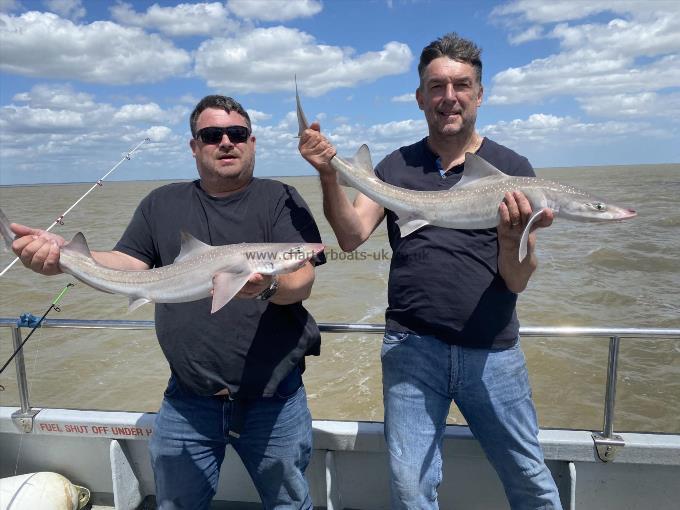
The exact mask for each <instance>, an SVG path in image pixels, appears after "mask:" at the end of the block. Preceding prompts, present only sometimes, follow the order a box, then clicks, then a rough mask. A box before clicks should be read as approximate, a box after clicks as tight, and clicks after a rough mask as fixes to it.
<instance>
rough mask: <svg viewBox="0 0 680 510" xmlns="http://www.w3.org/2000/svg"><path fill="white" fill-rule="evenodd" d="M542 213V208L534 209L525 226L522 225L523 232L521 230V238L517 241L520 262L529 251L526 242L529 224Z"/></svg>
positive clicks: (529, 230) (529, 229)
mask: <svg viewBox="0 0 680 510" xmlns="http://www.w3.org/2000/svg"><path fill="white" fill-rule="evenodd" d="M542 214H543V209H540V210H539V211H536V212H535V213H534V214H533V216H531V218H530V219H529V221H528V222H527V226H526V227H524V232H522V238H521V239H520V241H519V261H520V262H522V261H523V260H524V259H525V258H526V256H527V252H528V251H529V249H528V247H527V243H528V242H529V234H530V233H531V226H532V225H533V224H534V223H536V220H538V219H539V218H540V217H541V215H542Z"/></svg>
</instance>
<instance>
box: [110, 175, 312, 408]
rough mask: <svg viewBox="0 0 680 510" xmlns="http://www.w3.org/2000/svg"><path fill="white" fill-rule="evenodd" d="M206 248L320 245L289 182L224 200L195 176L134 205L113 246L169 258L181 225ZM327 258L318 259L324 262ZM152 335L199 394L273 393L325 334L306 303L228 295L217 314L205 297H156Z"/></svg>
mask: <svg viewBox="0 0 680 510" xmlns="http://www.w3.org/2000/svg"><path fill="white" fill-rule="evenodd" d="M181 230H185V231H186V232H188V233H190V234H191V235H192V236H194V237H195V238H197V239H199V240H200V241H203V242H204V243H206V244H209V245H212V246H220V245H224V244H234V243H261V242H264V243H269V242H271V243H283V242H293V243H296V242H307V243H319V242H321V237H320V235H319V230H318V228H317V226H316V223H315V222H314V218H313V217H312V214H311V212H310V211H309V208H308V207H307V204H306V203H305V202H304V200H303V199H302V198H301V197H300V195H299V194H298V193H297V191H296V190H295V188H293V187H291V186H287V185H285V184H283V183H280V182H278V181H273V180H268V179H253V180H252V181H251V182H250V184H249V185H248V186H247V187H246V188H245V189H244V190H241V191H239V192H237V193H234V194H233V195H230V196H228V197H224V198H215V197H211V196H209V195H208V194H206V193H205V192H204V191H203V189H202V188H201V187H200V185H199V181H194V182H184V183H174V184H169V185H167V186H162V187H160V188H158V189H155V190H153V191H152V192H151V193H150V194H149V195H147V196H146V197H145V198H144V199H143V200H142V202H141V203H140V204H139V206H138V208H137V210H136V211H135V213H134V216H133V218H132V220H131V222H130V224H129V225H128V227H127V229H126V230H125V233H124V234H123V237H122V238H121V239H120V241H118V243H117V244H116V246H115V248H114V249H115V250H118V251H121V252H123V253H126V254H128V255H131V256H132V257H135V258H136V259H139V260H142V261H144V262H146V263H147V264H149V265H150V266H151V267H160V266H165V265H168V264H172V262H173V261H174V260H175V258H176V257H177V255H178V254H179V249H180V231H181ZM324 261H325V259H324V258H323V256H321V257H320V258H319V260H318V261H317V263H318V264H319V263H323V262H324ZM155 306H156V313H155V320H156V335H157V337H158V341H159V343H160V345H161V348H162V349H163V353H164V354H165V356H166V358H167V359H168V362H169V364H170V369H171V370H172V373H173V374H174V375H175V377H176V378H177V380H178V382H179V384H180V385H181V386H182V387H183V388H185V389H186V390H189V391H191V392H193V393H195V394H198V395H213V394H214V393H216V392H217V391H219V390H222V389H224V388H229V391H230V392H231V393H232V394H233V395H236V396H238V397H259V396H271V395H273V394H274V392H275V390H276V387H277V386H278V384H279V382H281V380H282V379H283V378H284V377H285V376H286V375H287V374H288V373H289V372H290V371H291V370H292V369H293V368H294V367H296V366H297V365H304V356H305V355H308V354H315V355H318V354H319V345H320V341H321V335H320V332H319V328H318V326H317V325H316V322H314V319H313V318H312V316H311V315H310V314H309V313H308V312H307V310H305V308H304V307H303V306H302V303H294V304H290V305H276V304H274V303H271V302H266V301H259V300H255V299H232V300H231V301H230V302H229V303H227V305H226V306H224V307H223V308H222V309H220V310H219V311H217V312H216V313H214V314H211V313H210V309H211V298H205V299H202V300H199V301H192V302H188V303H157V304H156V305H155Z"/></svg>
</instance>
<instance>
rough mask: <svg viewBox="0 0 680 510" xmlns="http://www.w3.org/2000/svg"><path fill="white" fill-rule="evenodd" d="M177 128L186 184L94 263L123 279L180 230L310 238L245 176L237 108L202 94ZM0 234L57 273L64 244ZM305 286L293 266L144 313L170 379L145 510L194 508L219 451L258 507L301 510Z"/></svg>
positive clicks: (309, 223) (153, 259)
mask: <svg viewBox="0 0 680 510" xmlns="http://www.w3.org/2000/svg"><path fill="white" fill-rule="evenodd" d="M190 127H191V140H190V141H189V146H190V147H191V152H192V154H193V157H194V158H195V160H196V168H197V170H198V175H199V179H197V180H195V181H193V182H178V183H173V184H168V185H166V186H161V187H159V188H157V189H155V190H153V191H152V192H151V193H150V194H149V195H147V196H146V197H145V198H144V199H143V200H142V202H141V203H140V204H139V206H138V207H137V210H136V211H135V213H134V215H133V217H132V220H131V221H130V224H129V225H128V227H127V229H126V230H125V232H124V234H123V236H122V237H121V239H120V240H119V241H118V243H117V244H116V246H115V248H114V249H113V250H112V251H106V252H94V253H93V257H94V258H95V260H96V261H97V262H99V263H100V264H103V265H105V266H109V267H112V268H114V269H130V270H143V269H149V268H151V267H161V266H166V265H168V264H171V263H172V262H173V261H174V260H175V258H176V257H177V256H178V254H179V253H180V244H181V243H180V239H181V236H180V232H182V231H184V232H188V233H190V234H191V235H192V236H193V237H195V238H197V239H198V240H200V241H202V242H203V243H206V244H209V245H213V246H218V245H224V244H233V243H284V242H285V243H289V242H293V243H297V242H304V243H318V242H321V239H320V236H319V231H318V229H317V226H316V223H315V222H314V219H313V217H312V215H311V213H310V211H309V208H308V207H307V205H306V204H305V202H304V201H303V200H302V198H301V197H300V195H299V194H298V193H297V191H296V190H295V189H294V188H293V187H291V186H288V185H285V184H283V183H281V182H277V181H274V180H270V179H257V178H254V177H253V170H254V167H255V136H253V134H252V126H251V123H250V118H249V116H248V113H247V112H246V111H245V110H244V109H243V107H242V106H241V105H240V104H239V103H238V102H236V101H235V100H233V99H232V98H230V97H225V96H217V95H212V96H207V97H205V98H203V99H202V100H201V101H200V102H199V103H198V104H197V105H196V108H195V109H194V111H193V113H192V114H191V117H190ZM12 229H13V230H14V232H15V233H16V234H17V237H18V238H17V239H16V240H15V241H14V243H13V246H12V248H13V250H14V252H15V253H16V254H17V256H19V257H20V258H21V261H22V263H23V264H24V265H25V266H27V267H30V268H32V269H33V270H34V271H36V272H39V273H42V274H46V275H50V274H57V273H59V272H61V271H60V269H59V246H61V245H63V244H64V239H63V238H61V237H60V236H56V235H54V234H50V233H47V232H44V231H41V230H37V229H32V228H29V227H25V226H23V225H16V224H13V225H12ZM323 260H324V259H323V256H322V257H321V258H320V259H319V260H318V261H316V262H317V263H322V262H323ZM217 277H219V275H217ZM313 283H314V265H313V263H310V262H306V263H305V265H304V266H302V267H301V268H300V269H298V270H297V271H295V272H292V273H289V274H283V275H279V276H271V275H262V274H255V275H253V276H251V277H250V279H249V281H248V282H247V283H246V284H245V285H244V286H243V288H241V290H240V291H239V292H238V294H237V295H236V297H237V298H240V299H233V300H231V301H230V302H229V303H227V304H226V305H225V306H224V307H223V308H221V309H220V310H219V311H217V312H215V313H211V304H210V298H206V299H202V300H199V301H192V302H188V303H157V304H156V313H155V319H156V335H157V337H158V341H159V343H160V345H161V348H162V349H163V353H164V354H165V357H166V358H167V360H168V363H169V365H170V371H171V376H170V380H169V381H168V386H167V389H166V390H165V394H164V396H163V402H162V404H161V408H160V411H159V412H158V414H157V415H156V420H155V422H154V428H153V435H152V437H151V441H150V445H149V448H150V452H151V464H152V467H153V472H154V478H155V484H156V503H157V505H158V508H160V509H165V510H171V509H179V508H192V509H197V510H200V509H205V510H207V509H208V508H209V506H210V502H211V500H212V498H213V496H214V495H215V492H216V489H217V484H218V478H219V474H220V467H221V466H222V461H223V459H224V456H225V450H226V447H227V445H229V444H230V445H232V447H233V448H234V450H235V451H236V453H237V454H238V455H239V457H240V458H241V460H242V461H243V464H244V466H245V468H246V469H247V471H248V473H249V474H250V476H251V478H252V480H253V483H254V484H255V488H256V489H257V491H258V493H259V495H260V498H261V500H262V504H263V506H264V508H267V509H284V508H285V509H291V508H295V509H301V510H311V508H312V501H311V498H310V494H309V487H308V484H307V480H306V479H305V476H304V473H305V469H306V468H307V465H308V464H309V460H310V457H311V451H312V418H311V414H310V412H309V408H308V407H307V396H306V393H305V388H304V385H303V384H302V372H303V371H304V367H305V360H304V357H305V356H306V355H315V354H316V355H318V354H319V343H320V340H321V335H320V332H319V328H318V327H317V325H316V323H315V322H314V319H313V318H312V316H311V315H310V314H309V313H308V312H307V310H305V308H304V307H303V306H302V301H303V300H305V299H307V297H309V294H310V292H311V289H312V284H313Z"/></svg>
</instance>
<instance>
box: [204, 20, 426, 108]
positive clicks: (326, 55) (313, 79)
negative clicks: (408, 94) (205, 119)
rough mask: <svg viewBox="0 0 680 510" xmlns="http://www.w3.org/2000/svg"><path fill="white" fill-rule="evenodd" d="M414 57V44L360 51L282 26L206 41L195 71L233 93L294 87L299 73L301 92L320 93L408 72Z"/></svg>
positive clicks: (208, 81) (211, 83)
mask: <svg viewBox="0 0 680 510" xmlns="http://www.w3.org/2000/svg"><path fill="white" fill-rule="evenodd" d="M272 55H277V58H272ZM412 59H413V55H412V54H411V50H410V49H409V47H408V46H407V45H405V44H403V43H399V42H388V43H387V44H385V46H384V47H383V49H382V50H381V51H373V52H366V53H363V54H361V55H354V53H353V50H351V49H347V48H339V47H335V46H327V45H322V44H317V43H316V41H315V40H314V38H313V37H312V36H311V35H309V34H307V33H304V32H301V31H299V30H296V29H292V28H286V27H282V26H278V27H273V28H258V29H255V30H253V31H252V32H250V33H248V34H247V35H243V34H241V35H240V36H239V37H236V38H216V39H212V40H210V41H205V42H203V43H202V44H201V45H200V47H199V48H198V50H197V51H196V69H195V71H196V74H198V75H199V76H201V77H202V78H204V79H205V80H206V81H207V83H208V85H209V86H210V87H213V88H216V89H220V90H223V91H225V93H229V94H231V93H232V92H271V91H278V90H288V91H291V90H293V89H294V84H293V77H294V75H295V74H297V79H298V84H299V85H300V90H301V92H303V93H304V94H306V95H310V96H317V95H321V94H324V93H325V92H327V91H329V90H332V89H335V88H339V87H349V86H353V85H356V84H357V83H360V82H370V81H374V80H377V79H378V78H381V77H383V76H388V75H393V74H401V73H404V72H407V71H408V70H409V65H410V63H411V60H412Z"/></svg>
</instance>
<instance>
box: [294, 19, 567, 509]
mask: <svg viewBox="0 0 680 510" xmlns="http://www.w3.org/2000/svg"><path fill="white" fill-rule="evenodd" d="M418 72H419V74H420V84H419V86H418V88H417V90H416V100H417V103H418V107H419V108H420V109H421V110H423V112H424V113H425V119H426V120H427V125H428V136H427V137H425V138H423V139H422V140H421V141H419V142H416V143H415V144H413V145H409V146H406V147H401V148H400V149H399V150H397V151H395V152H393V153H392V154H390V155H388V156H387V157H386V158H385V159H384V160H383V161H382V162H381V163H380V164H379V165H378V166H377V167H376V169H375V173H376V175H377V176H378V177H379V178H380V179H382V180H383V181H385V182H387V183H389V184H393V185H395V186H400V187H403V188H407V189H413V190H423V191H437V190H446V189H449V188H451V187H452V186H453V185H455V184H456V183H457V182H458V181H459V180H460V178H461V175H462V173H463V171H464V161H465V153H466V152H472V153H477V154H479V155H480V156H481V157H483V158H484V159H485V160H487V161H489V162H490V163H491V164H493V165H494V166H496V167H497V168H500V169H501V170H503V171H504V172H505V173H507V174H510V175H516V176H520V175H521V176H533V175H534V172H533V169H532V167H531V165H530V164H529V162H528V161H527V159H526V158H524V157H522V156H519V155H518V154H516V153H515V152H513V151H511V150H510V149H508V148H506V147H504V146H502V145H499V144H498V143H496V142H494V141H492V140H490V139H488V138H485V137H482V136H481V135H480V134H479V133H478V132H477V130H476V128H475V123H476V120H477V109H478V108H479V107H480V106H481V104H482V97H483V87H482V81H481V80H482V62H481V59H480V50H479V48H478V47H477V46H476V45H475V44H474V43H472V42H470V41H468V40H465V39H463V38H461V37H459V36H458V35H456V34H453V33H452V34H447V35H445V36H443V37H441V38H439V39H437V40H436V41H433V42H432V43H430V44H429V45H428V46H427V47H425V49H423V51H422V54H421V56H420V63H419V65H418ZM299 148H300V152H301V154H302V156H303V157H304V158H305V159H307V161H309V162H310V163H311V164H312V166H314V167H315V168H316V169H317V171H318V172H319V176H320V180H321V188H322V191H323V200H324V211H325V214H326V217H327V218H328V221H329V223H330V224H331V226H332V227H333V230H334V232H335V235H336V237H337V238H338V242H339V244H340V247H341V248H342V249H343V250H346V251H350V250H354V249H356V248H357V247H358V246H359V245H361V244H362V243H363V242H364V241H365V240H366V239H367V238H368V237H369V236H370V235H371V234H372V233H373V231H374V230H375V229H376V228H377V226H378V225H379V224H380V223H381V222H382V220H383V218H387V230H388V235H389V240H390V245H391V247H392V250H393V252H394V253H393V256H392V262H391V266H390V275H389V284H388V308H387V311H386V314H385V319H386V330H385V336H384V339H383V346H382V351H381V359H382V368H383V398H384V406H385V438H386V441H387V445H388V449H389V454H390V474H391V497H392V508H393V509H419V510H423V509H435V508H437V507H438V504H437V487H438V485H439V483H440V482H441V480H442V468H441V465H442V458H441V455H442V454H441V447H442V439H443V435H444V431H445V427H446V417H447V415H448V413H449V408H450V405H451V402H452V401H455V403H456V404H457V405H458V408H459V409H460V411H461V413H462V414H463V416H464V417H465V419H466V421H467V423H468V425H469V426H470V430H471V431H472V433H473V434H474V435H475V437H476V438H477V439H478V440H479V443H480V444H481V446H482V448H483V449H484V451H485V453H486V455H487V457H488V459H489V460H490V462H491V463H492V464H493V466H494V468H495V469H496V472H497V473H498V475H499V477H500V479H501V481H502V483H503V486H504V488H505V492H506V495H507V498H508V501H509V502H510V505H511V507H512V508H513V509H539V508H540V509H560V508H561V504H560V498H559V494H558V492H557V488H556V486H555V482H554V481H553V478H552V476H551V473H550V471H549V470H548V468H547V467H546V465H545V462H544V459H543V453H542V451H541V447H540V444H539V442H538V438H537V435H538V423H537V418H536V412H535V409H534V405H533V402H532V400H531V389H530V386H529V379H528V375H527V370H526V364H525V359H524V354H523V353H522V350H521V348H520V343H519V334H518V333H519V322H518V320H517V314H516V312H515V305H516V301H517V294H518V293H519V292H522V291H523V290H524V289H525V287H526V285H527V283H528V281H529V278H530V276H531V274H532V273H533V272H534V270H535V269H536V266H537V260H536V253H535V245H536V234H535V233H532V234H531V235H530V239H529V246H528V254H527V257H526V258H525V259H524V261H522V262H519V261H518V259H517V252H518V247H519V243H520V238H521V234H522V231H523V229H524V226H525V225H526V224H527V221H528V220H529V218H530V217H531V213H532V211H531V205H530V204H529V202H528V200H527V199H526V197H525V196H524V195H523V194H522V193H520V192H514V193H507V194H506V196H505V198H504V200H503V202H502V203H500V204H499V212H500V223H499V225H498V227H497V228H492V229H485V230H453V229H446V228H440V227H433V226H426V227H424V228H421V229H419V230H417V231H416V232H414V233H412V234H410V235H408V236H406V237H401V236H400V232H399V226H398V225H397V220H398V217H397V215H396V214H395V213H394V212H393V211H390V210H386V209H384V208H383V207H382V206H381V205H379V204H377V203H376V202H374V201H372V200H371V199H369V198H368V197H366V196H365V195H363V194H361V193H359V194H357V196H356V199H355V200H354V202H353V203H352V202H350V200H349V199H348V197H347V195H346V194H345V192H344V191H343V190H342V188H341V187H340V186H339V184H338V182H337V176H336V174H335V171H334V170H333V169H332V167H331V166H330V161H331V159H332V157H333V156H334V155H335V149H334V148H333V147H332V146H331V145H330V144H329V143H328V141H327V140H326V139H325V138H324V137H323V136H322V135H321V133H320V126H319V124H318V123H313V124H312V125H311V127H310V129H308V130H306V131H305V132H304V134H303V135H302V136H301V138H300V143H299ZM543 217H544V219H543V221H542V222H541V223H540V225H536V226H537V227H547V226H549V225H550V224H551V223H552V212H551V211H550V210H546V211H545V212H544V215H543Z"/></svg>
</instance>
